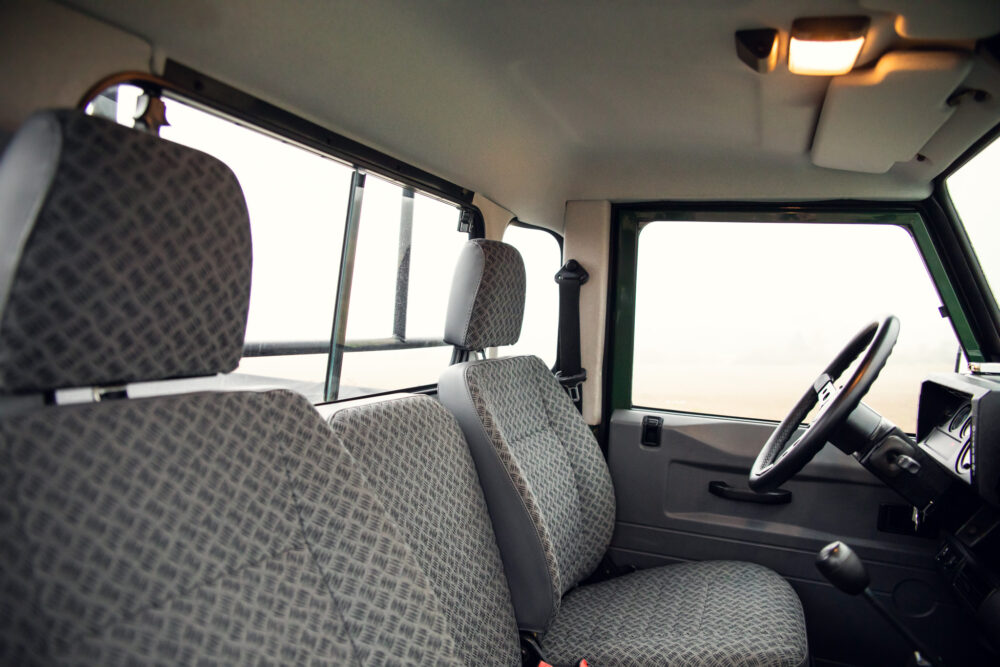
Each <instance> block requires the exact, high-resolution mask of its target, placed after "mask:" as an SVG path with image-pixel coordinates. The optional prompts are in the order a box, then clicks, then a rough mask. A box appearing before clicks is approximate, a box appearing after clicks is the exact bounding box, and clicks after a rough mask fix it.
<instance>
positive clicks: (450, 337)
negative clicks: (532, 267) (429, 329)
mask: <svg viewBox="0 0 1000 667" xmlns="http://www.w3.org/2000/svg"><path fill="white" fill-rule="evenodd" d="M524 287H525V274H524V261H523V260H522V259H521V254H520V253H519V252H518V251H517V249H516V248H514V247H513V246H510V245H507V244H506V243H500V242H499V241H487V240H486V239H476V240H473V241H469V242H468V243H467V244H466V245H465V247H464V248H462V251H461V252H460V253H459V255H458V262H457V264H456V266H455V277H454V280H453V281H452V284H451V295H450V297H449V300H448V315H447V320H446V322H445V328H444V341H445V342H446V343H448V344H449V345H454V346H456V347H460V348H463V349H466V350H484V349H486V348H487V347H494V346H499V345H513V344H514V343H516V342H517V339H518V338H519V337H520V336H521V320H522V319H523V318H524Z"/></svg>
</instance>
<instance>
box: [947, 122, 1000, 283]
mask: <svg viewBox="0 0 1000 667" xmlns="http://www.w3.org/2000/svg"><path fill="white" fill-rule="evenodd" d="M998 174H1000V141H994V142H993V143H991V144H990V145H989V146H987V147H986V148H984V149H983V150H982V151H980V152H979V154H978V155H976V156H975V157H973V158H972V159H971V160H969V161H968V162H966V163H965V164H964V165H962V167H961V168H960V169H958V171H956V172H955V173H954V174H952V175H951V176H949V177H948V179H947V181H945V185H946V187H947V188H948V195H949V196H950V197H951V200H952V203H954V205H955V210H956V211H957V212H958V215H959V217H960V218H961V219H962V225H963V226H964V227H965V232H966V234H968V236H969V241H971V243H972V246H973V248H975V251H976V257H977V259H978V260H979V264H980V266H981V267H982V269H983V274H984V275H985V276H986V281H987V282H988V283H989V285H990V288H991V289H992V290H993V293H994V294H996V291H997V287H1000V224H997V216H998V214H1000V213H998V212H1000V189H998V187H997V185H998V182H997V181H998V177H997V175H998Z"/></svg>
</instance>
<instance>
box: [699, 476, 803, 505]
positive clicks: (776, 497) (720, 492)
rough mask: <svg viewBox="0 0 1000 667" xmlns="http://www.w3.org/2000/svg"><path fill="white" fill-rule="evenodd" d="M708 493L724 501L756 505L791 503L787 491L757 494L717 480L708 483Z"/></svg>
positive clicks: (790, 497)
mask: <svg viewBox="0 0 1000 667" xmlns="http://www.w3.org/2000/svg"><path fill="white" fill-rule="evenodd" d="M708 492H709V493H711V494H712V495H713V496H718V497H720V498H725V499H726V500H735V501H737V502H741V503H756V504H757V505H786V504H788V503H790V502H792V492H791V491H789V490H788V489H775V490H774V491H764V492H758V491H751V490H750V489H739V488H737V487H735V486H729V484H727V483H726V482H720V481H718V480H716V481H713V482H709V483H708Z"/></svg>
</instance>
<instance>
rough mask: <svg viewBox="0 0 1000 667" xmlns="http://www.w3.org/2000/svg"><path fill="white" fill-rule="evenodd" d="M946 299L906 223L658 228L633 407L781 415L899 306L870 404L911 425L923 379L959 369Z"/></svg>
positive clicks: (641, 283) (640, 325) (642, 298)
mask: <svg viewBox="0 0 1000 667" xmlns="http://www.w3.org/2000/svg"><path fill="white" fill-rule="evenodd" d="M939 306H940V299H939V297H938V295H937V292H936V290H935V288H934V285H933V283H932V282H931V280H930V277H929V275H928V273H927V269H926V267H925V266H924V264H923V262H922V260H921V257H920V255H919V253H918V252H917V251H916V247H915V244H914V241H913V238H912V237H911V236H910V234H909V232H908V231H907V230H906V229H904V228H902V227H897V226H895V225H888V224H879V225H870V224H821V223H810V224H800V223H749V222H735V223H731V222H675V221H660V222H653V223H650V224H648V225H647V226H646V227H644V228H643V229H642V232H641V234H640V237H639V256H638V267H637V295H636V322H635V352H634V367H633V385H632V402H633V404H635V405H638V406H646V407H654V408H665V409H671V410H681V411H685V412H702V413H710V414H720V415H731V416H736V417H748V418H758V419H771V420H778V419H782V418H784V416H785V415H786V413H787V412H788V410H789V409H790V408H791V407H792V406H793V405H794V404H795V402H796V401H797V400H798V399H799V398H800V397H801V396H802V394H803V393H804V392H805V391H806V389H807V388H808V387H809V384H810V383H811V382H812V381H813V380H814V379H815V378H816V376H818V375H819V373H820V372H821V371H822V370H823V368H824V367H825V366H826V365H827V364H828V363H829V362H830V361H831V360H832V359H833V357H834V356H835V355H836V354H837V352H839V351H840V349H841V348H842V347H843V346H844V345H845V344H846V343H847V341H848V340H849V339H850V338H851V337H852V336H853V335H854V334H855V333H857V331H858V330H860V329H861V327H862V326H864V325H865V324H867V323H868V322H870V321H871V320H873V319H876V318H879V317H881V316H883V315H885V314H887V313H892V314H894V315H896V316H897V317H899V319H900V323H901V331H900V336H899V341H898V342H897V344H896V347H895V350H894V351H893V354H892V356H891V357H890V359H889V362H888V365H887V366H886V368H885V369H884V370H883V372H882V373H881V375H880V376H879V379H878V382H876V383H875V385H874V386H873V388H872V390H871V391H870V392H869V394H868V396H867V397H866V398H865V402H866V403H868V404H869V405H871V406H872V407H873V408H874V409H876V410H878V411H879V412H881V413H882V414H883V415H885V416H886V417H887V418H888V419H890V420H892V421H893V422H895V423H896V424H897V425H899V426H900V427H901V428H903V429H904V430H907V431H909V432H913V431H914V430H915V428H916V416H917V415H916V412H917V398H918V393H919V391H920V383H921V381H922V380H923V379H924V377H925V376H926V375H927V374H928V373H930V372H947V371H951V370H953V369H954V366H955V359H956V353H957V350H958V343H957V342H956V338H955V335H954V333H953V331H952V329H951V326H950V324H949V322H948V320H947V319H944V318H942V317H941V314H940V312H939V310H938V308H939ZM849 372H850V371H849Z"/></svg>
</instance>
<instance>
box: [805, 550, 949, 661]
mask: <svg viewBox="0 0 1000 667" xmlns="http://www.w3.org/2000/svg"><path fill="white" fill-rule="evenodd" d="M816 568H817V569H818V570H819V571H820V573H821V574H822V575H823V576H824V577H826V578H827V580H828V581H829V582H830V583H831V584H833V585H834V586H836V587H837V588H839V589H840V590H842V591H844V592H845V593H847V594H848V595H858V594H861V595H863V596H864V597H865V599H866V600H868V602H869V604H871V605H872V606H873V607H875V611H877V612H878V613H879V614H881V615H882V618H884V619H885V620H887V621H889V624H890V625H892V626H893V627H894V628H895V629H896V631H897V632H899V634H901V635H903V638H904V639H906V640H907V641H908V642H909V643H910V645H911V646H912V647H913V648H914V649H915V650H914V658H915V660H916V664H917V665H918V666H923V665H930V666H931V667H943V665H944V663H943V662H942V660H941V658H939V657H938V656H936V655H935V654H934V653H932V652H931V650H930V649H929V648H928V647H927V646H926V645H925V644H924V643H923V642H922V641H920V639H918V638H917V636H916V635H914V634H913V633H912V632H910V630H909V629H908V628H907V627H906V626H905V625H903V622H902V621H900V620H899V619H898V618H896V615H895V614H893V613H892V612H891V611H890V610H889V609H888V608H887V607H886V606H885V605H883V604H882V603H881V602H879V601H878V599H877V598H876V597H875V594H874V593H872V591H871V589H870V588H868V583H869V582H870V581H871V580H870V579H869V577H868V570H866V569H865V565H864V563H862V562H861V559H860V558H858V555H857V554H856V553H854V551H853V550H852V549H851V547H849V546H847V545H846V544H844V543H843V542H839V541H838V542H831V543H830V544H828V545H826V546H825V547H823V548H822V549H820V551H819V555H817V556H816Z"/></svg>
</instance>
